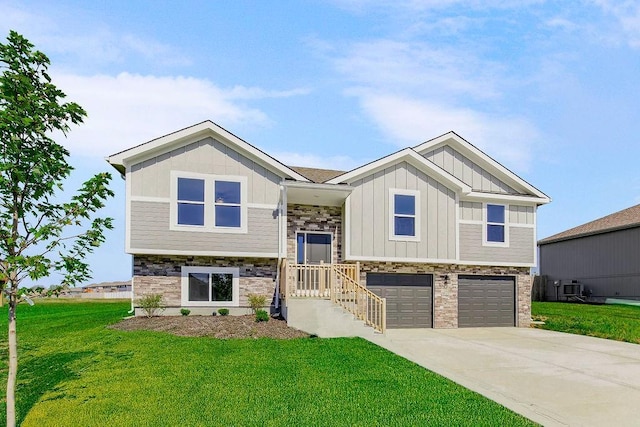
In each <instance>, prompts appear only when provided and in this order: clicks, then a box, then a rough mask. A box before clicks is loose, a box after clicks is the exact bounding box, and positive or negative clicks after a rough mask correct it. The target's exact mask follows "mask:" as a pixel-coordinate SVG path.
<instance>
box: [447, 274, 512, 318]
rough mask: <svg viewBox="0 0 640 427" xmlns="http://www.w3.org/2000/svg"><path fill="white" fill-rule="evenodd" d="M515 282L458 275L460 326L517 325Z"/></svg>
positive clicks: (499, 278) (505, 278)
mask: <svg viewBox="0 0 640 427" xmlns="http://www.w3.org/2000/svg"><path fill="white" fill-rule="evenodd" d="M515 300H516V299H515V279H514V278H513V277H501V276H458V326H459V327H461V328H464V327H474V326H514V325H515V318H516V314H515Z"/></svg>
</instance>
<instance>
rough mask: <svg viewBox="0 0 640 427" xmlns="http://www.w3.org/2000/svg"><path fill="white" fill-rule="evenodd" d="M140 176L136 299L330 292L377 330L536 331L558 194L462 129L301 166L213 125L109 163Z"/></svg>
mask: <svg viewBox="0 0 640 427" xmlns="http://www.w3.org/2000/svg"><path fill="white" fill-rule="evenodd" d="M107 161H108V162H109V163H110V164H111V165H113V167H115V168H116V169H117V170H118V171H119V172H120V173H121V174H122V176H123V177H124V178H125V179H126V248H125V250H126V252H127V253H130V254H132V255H133V279H132V284H133V293H134V296H133V300H134V301H135V300H137V299H138V298H139V297H140V296H142V295H145V294H148V293H162V294H163V295H164V301H165V304H166V305H167V307H168V308H167V310H166V311H165V314H177V313H178V311H179V309H180V308H189V309H190V310H192V312H193V313H194V314H211V313H212V312H213V311H216V310H217V309H219V308H222V307H227V308H229V309H230V311H231V312H232V314H234V313H243V314H244V313H246V312H247V306H248V301H247V296H248V295H249V294H252V293H253V294H262V295H266V296H267V297H268V300H269V301H271V305H272V308H273V309H274V310H277V311H282V313H283V314H286V313H287V312H289V311H290V310H291V307H292V306H293V305H295V303H296V301H298V300H300V299H318V300H322V299H326V300H329V301H332V302H333V303H334V304H336V305H339V306H341V307H342V308H343V309H345V310H346V311H348V312H351V313H353V314H354V316H355V317H356V318H358V319H361V320H363V321H364V322H365V323H366V324H369V325H371V326H372V327H374V328H375V329H377V330H381V331H384V330H385V329H386V328H427V327H435V328H456V327H465V326H529V322H530V291H531V278H530V274H529V269H530V268H531V267H533V266H534V265H535V264H536V210H537V207H538V206H540V205H542V204H545V203H548V202H549V201H550V199H549V197H548V196H546V195H545V194H544V193H542V192H541V191H540V190H538V189H537V188H535V187H534V186H532V185H531V184H529V183H527V182H526V181H525V180H523V179H522V178H520V177H518V176H517V175H515V174H514V173H513V172H511V171H510V170H509V169H507V168H505V167H504V166H502V165H501V164H500V163H498V162H496V161H495V160H493V159H492V158H491V157H489V156H488V155H486V154H485V153H483V152H482V151H480V150H479V149H478V148H476V147H475V146H473V145H472V144H470V143H469V142H467V141H465V140H464V139H463V138H461V137H460V136H458V135H457V134H455V133H453V132H449V133H447V134H444V135H442V136H439V137H437V138H435V139H432V140H429V141H427V142H424V143H422V144H420V145H417V146H415V147H411V148H405V149H403V150H400V151H398V152H396V153H393V154H390V155H388V156H386V157H383V158H381V159H378V160H376V161H373V162H371V163H368V164H366V165H363V166H360V167H358V168H356V169H354V170H351V171H348V172H343V171H333V170H324V169H311V168H303V167H293V166H287V165H284V164H282V163H281V162H279V161H278V160H277V159H275V158H273V157H271V156H269V155H268V154H267V153H265V152H263V151H261V150H259V149H258V148H256V147H254V146H252V145H251V144H249V143H247V142H246V141H244V140H242V139H240V138H239V137H237V136H235V135H233V134H232V133H230V132H229V131H227V130H225V129H223V128H221V127H220V126H218V125H216V124H215V123H213V122H210V121H205V122H202V123H199V124H196V125H194V126H191V127H188V128H185V129H182V130H179V131H177V132H174V133H171V134H169V135H165V136H163V137H160V138H158V139H154V140H152V141H149V142H147V143H144V144H141V145H139V146H136V147H133V148H130V149H128V150H125V151H122V152H120V153H116V154H113V155H112V156H109V157H108V158H107Z"/></svg>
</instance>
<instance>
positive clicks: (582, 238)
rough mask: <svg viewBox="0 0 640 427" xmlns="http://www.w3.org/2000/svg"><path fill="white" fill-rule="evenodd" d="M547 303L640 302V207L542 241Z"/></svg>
mask: <svg viewBox="0 0 640 427" xmlns="http://www.w3.org/2000/svg"><path fill="white" fill-rule="evenodd" d="M538 246H539V248H540V275H541V276H542V277H543V279H545V280H543V282H546V283H543V286H544V294H545V299H546V300H550V301H556V300H560V301H566V300H570V299H574V298H576V297H578V298H584V297H590V298H592V299H603V298H608V297H609V298H628V299H640V205H636V206H632V207H630V208H628V209H624V210H621V211H619V212H616V213H613V214H611V215H607V216H605V217H603V218H600V219H597V220H595V221H591V222H588V223H586V224H583V225H580V226H578V227H575V228H572V229H570V230H567V231H563V232H562V233H558V234H555V235H553V236H550V237H547V238H546V239H542V240H540V241H539V242H538Z"/></svg>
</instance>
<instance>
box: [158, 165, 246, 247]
mask: <svg viewBox="0 0 640 427" xmlns="http://www.w3.org/2000/svg"><path fill="white" fill-rule="evenodd" d="M179 178H187V179H201V180H204V225H190V224H178V203H179V201H178V179H179ZM170 179H171V187H170V188H171V189H170V203H171V207H170V219H169V221H170V224H169V229H170V230H173V231H196V232H209V233H240V234H246V233H247V232H248V230H247V228H248V227H247V222H248V203H247V191H248V180H247V177H246V176H235V175H212V174H203V173H196V172H184V171H171V174H170ZM217 181H226V182H237V183H239V184H240V203H239V204H236V203H234V204H216V201H215V186H216V182H217ZM216 206H239V207H240V226H239V227H229V226H218V225H215V224H216V209H215V208H216Z"/></svg>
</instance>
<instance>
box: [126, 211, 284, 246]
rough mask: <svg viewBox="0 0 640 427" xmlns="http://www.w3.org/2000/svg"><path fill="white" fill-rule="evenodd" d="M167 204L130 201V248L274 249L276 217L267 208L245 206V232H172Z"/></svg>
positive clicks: (275, 244)
mask: <svg viewBox="0 0 640 427" xmlns="http://www.w3.org/2000/svg"><path fill="white" fill-rule="evenodd" d="M169 210H170V204H169V203H156V202H139V201H133V202H131V248H133V249H142V250H144V249H153V250H167V251H216V252H225V251H226V252H251V253H271V254H273V253H276V252H278V219H277V217H274V212H273V210H271V209H257V208H249V209H248V218H247V221H248V233H246V234H239V233H214V232H201V231H173V230H170V229H169Z"/></svg>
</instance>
